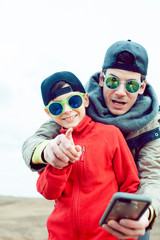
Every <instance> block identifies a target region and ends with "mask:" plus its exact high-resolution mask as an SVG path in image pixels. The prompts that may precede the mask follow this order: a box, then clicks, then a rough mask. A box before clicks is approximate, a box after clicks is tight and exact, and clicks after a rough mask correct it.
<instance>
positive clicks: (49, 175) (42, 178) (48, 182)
mask: <svg viewBox="0 0 160 240" xmlns="http://www.w3.org/2000/svg"><path fill="white" fill-rule="evenodd" d="M71 169H72V164H70V165H69V166H67V167H65V168H63V169H56V168H54V167H52V166H51V165H50V164H48V165H47V166H46V168H45V169H44V170H42V171H41V172H39V178H38V180H37V191H38V192H39V193H40V194H42V195H43V197H45V198H46V199H48V200H55V199H57V198H59V197H60V196H61V194H62V192H63V191H64V189H65V187H66V182H67V180H68V177H69V175H70V172H71Z"/></svg>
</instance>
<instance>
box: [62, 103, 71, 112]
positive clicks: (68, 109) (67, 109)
mask: <svg viewBox="0 0 160 240" xmlns="http://www.w3.org/2000/svg"><path fill="white" fill-rule="evenodd" d="M63 109H64V110H63V113H68V112H71V111H72V108H71V107H70V106H68V104H67V103H64V108H63Z"/></svg>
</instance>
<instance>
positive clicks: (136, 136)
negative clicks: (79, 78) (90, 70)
mask: <svg viewBox="0 0 160 240" xmlns="http://www.w3.org/2000/svg"><path fill="white" fill-rule="evenodd" d="M147 69H148V55H147V52H146V50H145V49H144V48H143V47H142V46H141V45H139V44H138V43H134V42H132V41H130V40H128V41H119V42H116V43H114V44H113V45H111V46H110V47H109V48H108V50H107V52H106V55H105V58H104V63H103V66H102V72H100V73H96V74H94V75H93V76H92V77H91V78H90V80H89V82H88V83H87V85H86V91H87V92H88V93H89V97H90V105H89V107H88V111H87V114H88V115H89V116H90V117H92V119H93V120H94V121H99V122H102V123H106V124H113V125H115V126H117V127H118V128H119V129H120V130H121V131H122V133H123V135H124V136H125V138H126V141H127V143H128V146H129V147H130V149H131V151H132V154H133V156H134V159H135V162H136V164H137V168H138V172H139V177H140V180H141V183H140V186H139V190H138V192H137V193H139V194H145V195H148V196H150V197H151V198H152V201H153V202H152V206H151V207H150V209H149V210H147V212H146V213H145V214H144V215H143V217H142V218H141V219H140V220H139V221H131V220H124V219H122V220H121V221H120V222H119V223H117V222H115V221H110V222H109V223H108V224H107V225H106V226H105V229H106V230H107V231H108V232H110V233H111V234H112V235H114V236H116V237H117V238H120V239H127V238H133V237H136V236H141V235H143V234H144V233H145V228H147V229H150V228H151V227H152V223H153V220H154V218H155V216H158V215H159V213H160V192H159V191H160V179H159V175H160V131H159V127H160V120H159V119H160V117H159V115H158V100H157V97H156V94H155V92H154V90H153V88H152V87H151V86H150V85H149V84H147V82H146V75H147ZM49 125H50V126H51V127H49ZM59 128H60V127H59V126H58V125H56V124H55V123H54V122H53V121H52V122H50V123H49V124H48V123H45V124H44V125H42V127H41V128H40V129H39V130H38V131H37V132H36V133H35V135H33V136H32V137H30V138H28V139H27V140H26V142H25V143H24V145H23V157H24V159H25V161H26V163H27V165H28V166H30V167H31V168H32V170H37V171H38V170H41V169H43V168H44V167H45V165H44V164H46V162H48V163H50V164H51V165H53V166H54V162H55V159H57V158H58V159H59V164H58V166H56V167H57V168H62V167H64V166H67V165H68V163H69V161H72V159H75V158H76V157H77V158H78V153H77V152H76V150H75V148H74V147H73V146H71V145H70V144H69V141H67V138H65V136H64V137H61V138H59V137H56V136H57V135H58V134H59ZM51 139H52V140H51ZM113 144H114V143H113ZM56 162H57V161H56ZM148 235H149V234H148V233H146V234H145V236H144V237H143V238H139V239H149V236H148Z"/></svg>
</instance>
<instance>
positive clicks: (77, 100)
mask: <svg viewBox="0 0 160 240" xmlns="http://www.w3.org/2000/svg"><path fill="white" fill-rule="evenodd" d="M68 104H69V106H70V107H71V108H74V109H76V108H79V107H80V106H81V105H82V98H81V97H80V96H79V95H74V96H72V97H70V99H69V101H68Z"/></svg>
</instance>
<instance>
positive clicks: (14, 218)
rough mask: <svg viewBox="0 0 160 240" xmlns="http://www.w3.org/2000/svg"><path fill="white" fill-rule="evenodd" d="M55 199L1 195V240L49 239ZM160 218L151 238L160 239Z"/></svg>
mask: <svg viewBox="0 0 160 240" xmlns="http://www.w3.org/2000/svg"><path fill="white" fill-rule="evenodd" d="M52 210H53V201H48V200H45V199H43V198H16V197H6V196H0V216H1V217H0V240H47V235H48V234H47V229H46V221H47V218H48V216H49V214H50V213H51V211H52ZM159 226H160V218H159V219H158V220H157V221H156V223H155V225H154V227H153V230H152V231H151V237H150V240H159V239H160V227H159Z"/></svg>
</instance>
